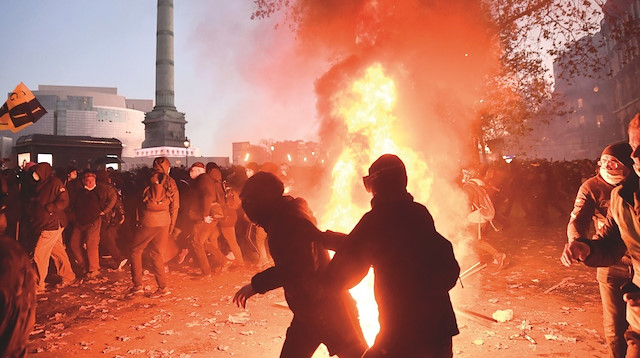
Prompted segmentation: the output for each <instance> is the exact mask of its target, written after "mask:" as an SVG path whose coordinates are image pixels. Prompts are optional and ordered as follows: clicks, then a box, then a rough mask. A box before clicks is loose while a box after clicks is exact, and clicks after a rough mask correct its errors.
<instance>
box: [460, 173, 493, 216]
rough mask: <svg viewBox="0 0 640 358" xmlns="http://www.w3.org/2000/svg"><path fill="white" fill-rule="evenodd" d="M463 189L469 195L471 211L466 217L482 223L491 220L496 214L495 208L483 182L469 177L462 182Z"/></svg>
mask: <svg viewBox="0 0 640 358" xmlns="http://www.w3.org/2000/svg"><path fill="white" fill-rule="evenodd" d="M463 189H464V190H465V192H467V194H468V195H469V201H470V202H471V206H472V211H471V213H469V215H468V216H467V219H468V220H469V221H470V222H472V223H475V224H483V223H486V222H487V221H491V220H493V218H494V217H495V216H496V209H495V208H494V206H493V202H492V201H491V198H490V197H489V194H488V193H487V190H486V189H485V187H484V182H483V181H482V180H480V179H470V180H468V181H467V182H466V183H465V184H464V186H463Z"/></svg>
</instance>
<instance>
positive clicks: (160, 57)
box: [156, 0, 175, 108]
mask: <svg viewBox="0 0 640 358" xmlns="http://www.w3.org/2000/svg"><path fill="white" fill-rule="evenodd" d="M173 69H174V62H173V0H158V32H157V33H156V107H170V108H175V104H174V94H175V93H174V83H173V78H174V75H173Z"/></svg>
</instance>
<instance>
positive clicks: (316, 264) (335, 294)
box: [251, 196, 353, 319]
mask: <svg viewBox="0 0 640 358" xmlns="http://www.w3.org/2000/svg"><path fill="white" fill-rule="evenodd" d="M264 229H265V231H266V232H267V235H268V238H269V240H268V243H269V250H270V252H271V256H272V257H273V261H274V263H275V266H273V267H270V268H268V269H266V270H264V271H262V272H260V273H258V274H256V275H255V276H253V278H252V279H251V285H252V286H253V289H254V290H255V291H256V292H258V293H265V292H267V291H269V290H273V289H275V288H278V287H283V288H284V293H285V298H286V300H287V303H288V304H289V307H290V308H291V311H293V313H294V315H296V316H301V317H308V318H310V319H313V318H314V317H317V315H318V314H321V313H323V311H324V310H326V309H328V310H329V311H325V312H324V313H329V312H331V308H330V307H331V306H332V305H334V304H342V305H344V304H352V301H353V300H352V298H351V296H350V295H349V293H348V292H347V291H346V289H332V290H326V289H324V287H323V286H322V285H321V283H320V280H319V279H320V274H321V272H322V270H323V269H324V268H325V267H326V266H327V264H328V263H329V260H330V257H329V252H328V251H327V250H326V249H325V246H324V244H323V240H324V237H325V236H327V235H328V236H331V237H332V239H333V240H335V237H334V235H331V234H325V233H323V232H321V231H320V230H318V228H317V227H316V226H315V219H314V218H313V216H312V214H311V211H310V210H309V208H308V206H307V203H306V202H305V201H304V200H303V199H300V198H296V199H294V198H292V197H288V196H285V197H284V198H283V200H282V202H281V203H280V205H279V207H277V208H275V209H274V212H273V215H272V216H271V218H270V220H269V222H268V224H267V225H266V226H265V228H264Z"/></svg>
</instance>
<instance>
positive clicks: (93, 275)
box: [86, 270, 100, 279]
mask: <svg viewBox="0 0 640 358" xmlns="http://www.w3.org/2000/svg"><path fill="white" fill-rule="evenodd" d="M86 276H87V279H92V278H96V277H98V276H100V270H95V271H89V272H87V275H86Z"/></svg>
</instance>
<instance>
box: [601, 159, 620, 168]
mask: <svg viewBox="0 0 640 358" xmlns="http://www.w3.org/2000/svg"><path fill="white" fill-rule="evenodd" d="M598 165H599V166H600V167H601V168H605V169H613V170H616V169H620V168H622V167H623V166H624V164H622V163H620V162H619V161H617V160H615V159H606V158H603V159H600V160H598Z"/></svg>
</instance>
